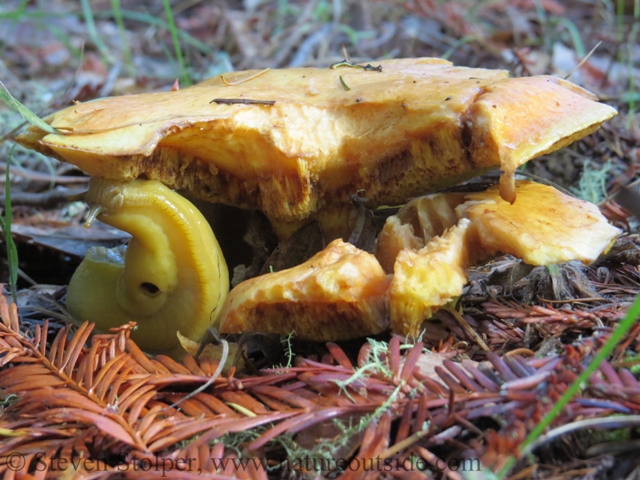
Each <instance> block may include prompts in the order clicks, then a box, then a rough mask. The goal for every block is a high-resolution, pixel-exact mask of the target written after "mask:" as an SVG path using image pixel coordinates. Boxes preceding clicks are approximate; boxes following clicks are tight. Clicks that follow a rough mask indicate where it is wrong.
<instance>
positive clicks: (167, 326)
mask: <svg viewBox="0 0 640 480" xmlns="http://www.w3.org/2000/svg"><path fill="white" fill-rule="evenodd" d="M85 200H86V201H87V202H88V203H89V204H90V205H91V207H92V211H93V212H94V213H97V218H98V219H99V220H101V221H103V222H105V223H107V224H109V225H111V226H113V227H115V228H118V229H120V230H124V231H125V232H128V233H130V234H131V235H132V238H131V240H130V241H129V245H128V247H127V250H126V254H124V255H123V251H122V250H123V249H122V248H120V249H105V248H96V247H93V248H91V249H89V251H88V252H87V255H86V257H85V259H84V260H83V261H82V263H81V264H80V267H78V269H77V270H76V272H75V274H74V275H73V278H72V279H71V283H70V284H69V290H68V293H67V307H68V309H69V313H70V314H71V315H72V316H73V317H74V318H76V319H77V320H80V321H84V320H89V321H92V322H95V323H96V325H98V327H99V328H101V329H103V330H108V329H109V328H112V327H118V326H120V325H123V324H126V323H127V322H129V321H131V320H134V321H135V322H136V323H137V327H136V328H135V329H134V330H133V332H132V333H131V337H132V338H133V340H135V342H136V343H137V344H138V345H139V346H140V348H142V349H144V350H147V351H150V352H155V353H161V352H162V353H169V352H171V351H172V350H173V349H174V348H176V347H178V348H180V347H179V342H178V337H177V332H178V331H179V332H180V333H181V334H182V335H184V336H186V337H188V338H190V339H191V340H194V341H198V340H200V338H201V337H202V336H203V335H204V332H205V331H206V330H207V328H209V327H210V326H211V325H213V324H214V322H215V320H216V318H217V316H218V313H219V312H220V307H221V306H222V303H223V302H224V299H225V298H226V296H227V293H228V291H229V273H228V271H227V265H226V263H225V260H224V257H223V256H222V252H221V251H220V247H219V246H218V242H217V241H216V238H215V236H214V235H213V232H212V231H211V227H210V226H209V224H208V223H207V221H206V220H205V219H204V217H203V216H202V214H200V212H199V211H198V210H197V209H196V208H195V207H194V206H193V205H192V204H191V203H190V202H188V201H187V200H186V199H185V198H183V197H182V196H180V195H178V194H177V193H175V192H173V191H171V190H170V189H169V188H167V187H166V186H164V185H163V184H162V183H160V182H157V181H149V180H136V181H132V182H125V183H123V182H117V181H113V180H103V179H96V178H93V179H91V182H90V184H89V190H88V192H87V193H86V194H85Z"/></svg>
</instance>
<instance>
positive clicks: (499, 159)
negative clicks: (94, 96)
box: [18, 58, 616, 350]
mask: <svg viewBox="0 0 640 480" xmlns="http://www.w3.org/2000/svg"><path fill="white" fill-rule="evenodd" d="M596 100H597V98H596V97H595V96H594V95H593V94H591V93H589V92H587V91H586V90H584V89H582V88H580V87H578V86H576V85H573V84H571V83H570V82H567V81H564V80H561V79H558V78H554V77H549V76H539V77H530V78H509V76H508V73H507V72H506V71H501V70H485V69H475V68H463V67H454V66H452V65H451V64H450V63H449V62H446V61H444V60H440V59H433V58H419V59H400V60H383V61H380V62H379V66H376V67H371V66H370V65H368V66H356V65H350V66H349V67H337V68H324V69H317V68H302V69H288V70H269V71H262V72H253V71H248V72H236V73H230V74H225V75H223V76H219V77H216V78H212V79H210V80H207V81H205V82H203V83H201V84H199V85H195V86H193V87H189V88H186V89H181V90H178V91H171V92H163V93H149V94H143V95H131V96H123V97H114V98H106V99H102V100H97V101H92V102H88V103H84V104H76V105H74V106H72V107H69V108H67V109H65V110H62V111H60V112H57V113H54V114H53V115H51V116H49V117H47V118H46V119H45V120H46V121H47V122H48V123H49V124H50V125H51V126H52V127H54V128H55V129H56V130H57V131H58V132H59V133H57V134H51V133H47V132H44V131H43V130H41V129H39V128H37V127H31V128H30V129H29V130H28V131H27V133H25V134H24V135H21V136H20V137H19V138H18V141H19V142H20V143H22V144H23V145H25V146H27V147H31V148H34V149H36V150H38V151H40V152H42V153H44V154H47V155H50V156H54V157H56V158H59V159H62V160H66V161H69V162H71V163H73V164H75V165H77V166H79V167H80V168H81V169H82V170H84V171H85V172H87V173H88V174H90V175H92V176H93V177H94V178H96V179H99V180H96V181H95V182H92V185H91V187H90V191H89V194H88V199H89V200H90V201H91V202H92V203H93V204H95V205H100V206H102V207H103V209H104V213H102V214H101V215H99V216H98V218H100V219H102V220H104V221H106V222H108V223H109V222H110V223H112V224H113V225H114V226H119V228H123V229H124V230H127V231H130V233H132V234H133V240H132V243H131V246H132V247H133V248H131V247H130V250H129V253H127V254H126V258H125V259H124V266H122V265H121V263H120V265H119V266H117V267H115V266H114V265H115V264H117V263H118V262H119V261H120V260H119V259H115V260H116V262H115V264H114V265H112V263H114V262H112V261H111V260H113V258H112V259H109V255H107V254H106V253H104V252H102V253H99V252H96V253H93V254H91V255H89V257H88V258H87V259H86V260H85V263H83V265H82V266H81V267H80V269H79V270H78V273H77V274H76V278H74V280H73V281H72V282H71V288H70V293H69V298H68V302H69V308H70V310H71V311H72V313H74V315H75V316H77V317H79V318H81V319H91V320H95V321H97V322H98V324H99V325H100V326H102V327H107V326H111V325H114V324H115V323H118V322H120V321H126V320H136V321H137V322H138V324H139V330H140V331H143V332H144V333H143V334H138V335H136V336H135V337H134V338H135V339H136V340H137V341H139V342H141V343H143V345H144V346H146V347H147V348H149V349H155V350H163V349H167V348H171V346H172V345H174V342H173V341H172V339H173V338H175V336H176V335H175V332H176V330H180V331H181V333H182V334H185V332H186V335H187V336H188V337H189V338H191V339H192V340H197V337H198V335H200V333H201V330H202V329H201V326H203V325H205V324H212V323H214V322H215V318H216V312H219V310H220V308H219V302H221V301H222V300H223V298H224V296H225V295H226V289H227V288H228V287H227V284H226V283H225V282H226V280H225V275H226V267H225V265H224V260H223V259H222V257H221V254H220V251H219V248H218V246H217V243H216V242H215V239H214V238H213V235H212V234H210V232H209V231H206V232H205V230H206V228H205V227H204V223H203V220H202V219H197V220H196V213H195V209H194V208H192V206H190V204H189V203H188V202H187V201H186V200H184V199H182V198H180V197H179V196H178V195H177V194H175V193H174V192H171V191H170V190H169V189H164V190H163V191H161V190H162V189H161V188H160V186H159V184H158V183H154V184H153V185H154V187H152V188H151V189H150V190H153V193H151V192H150V191H149V192H147V191H146V190H144V187H143V186H142V185H143V182H146V181H153V180H158V181H159V182H161V183H162V184H164V185H166V186H167V187H169V188H171V189H178V190H183V191H187V192H189V193H190V194H192V195H194V196H196V197H200V198H202V199H204V200H208V201H211V202H219V203H224V204H228V205H233V206H237V207H240V208H244V209H255V210H260V211H262V212H264V213H265V215H266V216H267V217H268V218H269V220H270V221H271V223H272V224H273V226H274V228H275V229H276V231H277V233H278V234H279V236H280V237H281V238H285V237H287V236H288V235H290V234H291V233H292V232H293V231H295V230H296V229H297V228H298V227H300V226H301V225H302V224H304V223H306V222H309V221H311V220H313V219H317V220H318V221H319V222H320V223H321V225H323V228H324V232H325V238H326V239H328V240H331V239H334V238H338V237H346V236H347V235H348V233H349V231H350V229H351V228H353V226H351V225H348V224H347V223H348V222H343V221H336V218H349V215H344V212H345V211H348V210H349V209H350V208H354V207H353V202H352V197H353V196H354V195H356V194H360V196H361V201H362V202H365V204H366V205H367V207H370V208H374V207H377V206H381V205H393V204H395V205H397V204H402V203H404V202H406V201H407V200H408V199H409V198H411V197H413V196H416V195H419V194H424V193H426V192H429V191H434V190H436V189H441V188H445V187H448V186H451V185H455V184H457V183H459V182H462V181H464V180H467V179H469V178H471V177H473V176H476V175H479V174H482V173H484V172H486V171H488V170H490V169H493V168H496V167H499V168H500V169H501V170H502V171H503V172H505V175H503V177H502V179H501V183H500V193H501V195H502V197H503V198H505V199H506V200H507V201H509V202H513V201H514V200H515V192H516V189H515V187H514V180H513V174H514V172H515V169H516V168H517V167H518V166H519V165H521V164H523V163H524V162H526V161H528V160H529V159H531V158H534V157H536V156H539V155H542V154H545V153H548V152H551V151H554V150H556V149H558V148H561V147H563V146H565V145H568V144H569V143H571V142H573V141H575V140H577V139H579V138H582V137H583V136H585V135H588V134H589V133H591V132H593V131H594V130H596V129H597V128H598V127H599V125H600V124H601V123H602V122H604V121H606V120H608V119H609V118H611V117H612V116H613V115H615V114H616V112H615V110H614V109H613V108H611V107H609V106H606V105H603V104H601V103H598V102H597V101H596ZM138 178H146V179H149V180H144V181H143V180H136V181H135V182H134V183H132V184H128V183H126V182H132V181H134V180H135V179H138ZM100 179H101V180H100ZM130 188H131V190H130ZM143 191H144V193H140V194H138V193H134V192H143ZM113 192H118V193H117V194H115V193H113ZM130 193H131V194H130ZM112 197H113V198H118V199H119V200H118V202H120V200H122V202H121V203H119V204H117V205H116V203H115V202H113V198H112ZM183 209H186V210H183ZM183 211H188V212H189V213H188V214H186V213H185V214H184V215H183V214H182V213H181V212H183ZM147 213H148V215H149V218H151V219H152V220H150V221H142V218H143V216H144V215H146V214H147ZM134 218H135V219H136V220H133V219H134ZM137 219H139V220H140V221H138V220H137ZM179 219H180V220H181V221H178V220H179ZM182 220H185V221H182ZM189 229H195V231H196V232H198V233H193V232H191V231H190V230H189ZM159 232H162V234H160V233H159ZM156 233H157V234H156ZM163 235H164V236H166V239H165V237H164V236H163ZM180 236H182V238H184V239H191V238H197V239H198V241H197V242H195V241H194V242H192V243H184V242H183V243H180V242H173V241H172V239H175V238H178V237H180ZM187 245H188V247H187ZM131 252H136V253H135V254H134V253H131ZM138 258H148V259H153V260H151V263H148V262H147V260H144V261H141V260H137V259H138ZM105 259H108V262H104V260H105ZM156 259H162V261H163V262H165V263H166V265H165V266H163V269H164V270H159V269H154V268H153V265H152V263H153V262H155V261H156ZM141 262H142V263H141ZM145 262H147V263H145ZM142 264H144V268H142V267H141V266H140V265H142ZM169 264H171V265H173V267H170V266H169ZM163 265H164V264H163ZM193 265H199V266H204V265H209V267H203V269H205V268H211V269H212V270H211V272H210V273H209V274H208V275H204V276H203V277H201V278H200V279H198V280H196V277H198V275H200V274H201V273H202V272H203V271H204V270H202V269H201V270H198V273H197V274H193V275H192V274H187V273H184V274H183V272H182V269H191V268H192V266H193ZM165 267H166V268H165ZM173 268H175V271H174V270H172V269H173ZM139 269H141V270H140V271H141V272H143V271H144V272H148V273H149V275H150V276H149V277H148V278H149V279H151V280H147V277H146V276H144V275H142V274H140V275H138V276H135V281H131V282H129V281H128V279H129V278H133V277H134V274H133V273H132V272H137V271H138V270H139ZM116 271H117V272H119V273H117V274H116ZM162 271H166V272H169V273H167V274H166V275H174V274H175V278H174V277H172V278H171V279H167V280H166V282H165V280H163V278H164V277H163V275H165V273H161V272H162ZM145 275H146V273H145ZM167 278H168V277H167ZM202 279H205V280H202ZM174 280H175V281H174ZM202 281H207V282H211V283H212V284H213V285H214V286H215V287H214V288H213V290H207V289H205V288H203V287H202ZM165 283H166V285H167V289H166V290H164V289H163V288H164V287H161V286H162V285H165ZM150 285H153V286H150ZM168 285H171V288H174V287H175V292H181V296H180V301H179V302H178V301H174V300H173V298H174V297H171V296H170V294H169V293H168V292H169V287H168ZM156 288H157V291H156ZM129 289H137V290H136V292H135V293H131V292H132V291H133V290H131V291H129ZM176 294H177V293H176ZM153 295H158V297H157V298H147V297H149V296H153ZM202 296H204V297H206V300H202V298H201V297H202ZM97 297H99V298H97ZM129 297H131V298H133V297H135V298H137V300H140V301H141V303H142V304H145V305H147V304H149V305H151V310H153V308H155V305H157V304H159V303H162V302H164V305H165V306H166V307H167V308H168V310H167V312H168V313H167V317H166V318H167V319H172V320H168V322H172V321H175V322H176V324H175V326H174V325H173V324H172V325H171V326H169V325H168V324H166V323H162V324H161V323H159V324H158V326H157V328H156V327H154V325H153V320H152V319H153V318H156V315H159V314H152V313H150V311H151V310H147V309H146V307H145V308H143V307H138V306H134V307H132V306H131V305H127V306H126V307H122V306H120V304H118V303H117V300H119V299H120V300H122V299H125V298H127V299H128V298H129ZM165 297H166V298H165ZM176 298H177V297H176ZM214 298H215V299H216V300H215V301H214V300H213V299H214ZM162 299H165V300H162ZM189 299H191V300H189ZM128 301H129V300H127V302H128ZM116 305H118V306H117V307H116ZM180 306H183V307H184V308H185V309H184V310H180ZM187 307H194V308H193V309H189V310H186V308H187ZM117 308H120V309H121V310H122V311H121V312H119V313H118V314H117V315H116V314H115V313H114V314H113V315H111V316H109V315H107V317H109V319H108V320H107V319H106V318H105V315H102V313H104V312H106V311H107V310H109V309H117ZM196 311H197V313H196ZM192 315H193V322H194V324H196V325H198V327H197V328H195V329H193V330H192V331H187V329H188V328H189V327H187V323H188V322H190V321H191V320H189V318H191V316H192ZM158 318H159V317H158ZM143 325H146V326H144V327H143ZM183 328H184V329H185V331H183V330H182V329H183ZM160 330H162V333H159V331H160ZM156 335H157V339H156ZM143 338H145V339H146V340H144V342H143V340H142V339H143Z"/></svg>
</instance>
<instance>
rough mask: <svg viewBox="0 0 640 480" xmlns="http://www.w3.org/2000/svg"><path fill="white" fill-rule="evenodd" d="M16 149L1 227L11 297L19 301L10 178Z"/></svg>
mask: <svg viewBox="0 0 640 480" xmlns="http://www.w3.org/2000/svg"><path fill="white" fill-rule="evenodd" d="M15 148H16V146H15V144H14V145H13V147H12V148H11V151H10V152H9V156H8V158H7V169H6V174H5V180H4V191H5V206H4V218H2V217H1V216H0V226H1V227H2V232H3V233H4V241H5V245H6V246H7V265H8V268H9V287H10V288H11V296H12V297H13V301H14V302H15V303H17V301H18V286H17V284H18V249H17V247H16V244H15V242H14V241H13V237H12V236H11V220H12V217H11V180H10V177H9V171H10V168H9V167H10V166H11V158H12V156H13V150H14V149H15Z"/></svg>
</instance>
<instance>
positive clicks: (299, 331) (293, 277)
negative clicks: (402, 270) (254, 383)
mask: <svg viewBox="0 0 640 480" xmlns="http://www.w3.org/2000/svg"><path fill="white" fill-rule="evenodd" d="M389 282H390V278H389V277H388V276H387V275H386V274H385V272H384V271H383V270H382V267H380V264H379V263H378V261H377V260H376V258H375V257H374V256H373V255H371V254H370V253H367V252H364V251H362V250H359V249H358V248H356V247H354V246H353V245H351V244H349V243H345V242H343V241H342V240H340V239H338V240H334V241H333V242H331V243H330V244H329V245H328V246H327V247H326V248H325V249H324V250H322V251H321V252H319V253H318V254H316V255H314V256H313V257H312V258H311V259H309V260H308V261H307V262H305V263H303V264H301V265H298V266H297V267H294V268H291V269H288V270H282V271H280V272H274V273H268V274H266V275H263V276H260V277H255V278H252V279H250V280H246V281H244V282H242V283H241V284H239V285H238V286H237V287H235V288H234V289H233V290H232V291H231V293H230V294H229V296H228V297H227V301H226V303H225V304H224V307H223V309H222V312H221V314H220V319H221V321H220V332H222V333H241V332H245V331H259V332H267V333H280V334H284V335H287V334H289V333H291V332H295V336H296V338H300V339H307V340H314V341H329V340H331V341H336V340H347V339H350V338H356V337H359V336H364V335H375V334H377V333H380V332H383V331H384V330H386V329H387V328H388V327H389V320H388V317H387V314H388V311H387V304H388V302H387V298H386V296H387V289H388V286H389Z"/></svg>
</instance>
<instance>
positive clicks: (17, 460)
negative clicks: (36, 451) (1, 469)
mask: <svg viewBox="0 0 640 480" xmlns="http://www.w3.org/2000/svg"><path fill="white" fill-rule="evenodd" d="M24 464H25V460H24V455H23V454H21V453H18V452H13V453H10V454H9V455H7V468H8V469H9V470H11V471H13V472H17V471H19V470H22V469H23V468H24Z"/></svg>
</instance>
